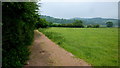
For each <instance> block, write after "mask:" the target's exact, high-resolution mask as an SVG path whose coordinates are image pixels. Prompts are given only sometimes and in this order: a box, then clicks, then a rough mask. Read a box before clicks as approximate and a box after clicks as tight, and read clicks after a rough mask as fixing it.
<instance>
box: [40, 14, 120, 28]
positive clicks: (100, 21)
mask: <svg viewBox="0 0 120 68" xmlns="http://www.w3.org/2000/svg"><path fill="white" fill-rule="evenodd" d="M40 18H44V19H46V21H48V22H53V23H58V24H65V23H73V22H74V21H75V20H82V21H83V23H84V25H89V24H99V25H102V26H105V25H106V22H107V21H111V22H113V24H114V27H118V19H111V18H100V17H97V18H71V19H60V18H54V17H51V16H46V15H41V17H40Z"/></svg>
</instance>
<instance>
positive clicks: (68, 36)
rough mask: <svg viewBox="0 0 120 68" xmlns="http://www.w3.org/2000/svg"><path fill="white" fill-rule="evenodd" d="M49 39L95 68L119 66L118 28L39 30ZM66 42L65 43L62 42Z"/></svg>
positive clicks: (53, 28)
mask: <svg viewBox="0 0 120 68" xmlns="http://www.w3.org/2000/svg"><path fill="white" fill-rule="evenodd" d="M39 31H41V32H43V33H44V34H45V35H46V36H47V37H48V38H50V39H51V40H52V41H54V42H55V43H57V44H58V43H61V44H59V45H60V46H61V47H62V48H64V49H65V50H67V51H69V52H71V53H72V54H74V55H75V56H76V57H79V58H81V59H84V60H85V61H87V62H88V63H90V64H92V65H93V66H117V65H118V29H117V28H98V29H96V28H58V27H57V28H55V27H52V28H47V29H39ZM61 40H64V41H61Z"/></svg>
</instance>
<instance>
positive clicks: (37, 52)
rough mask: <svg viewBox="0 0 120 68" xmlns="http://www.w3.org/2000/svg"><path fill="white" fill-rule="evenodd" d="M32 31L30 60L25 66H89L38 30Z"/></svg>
mask: <svg viewBox="0 0 120 68" xmlns="http://www.w3.org/2000/svg"><path fill="white" fill-rule="evenodd" d="M34 33H35V34H34V42H33V45H31V46H30V51H31V55H30V60H29V61H28V62H29V64H28V65H26V66H91V65H90V64H88V63H86V62H85V61H83V60H81V59H78V58H75V57H74V56H73V55H72V54H71V53H69V52H67V51H65V50H64V49H63V48H61V47H59V46H58V45H56V44H55V43H54V42H52V41H51V40H50V39H48V38H47V37H46V36H45V35H44V34H42V33H41V32H39V31H38V30H35V31H34Z"/></svg>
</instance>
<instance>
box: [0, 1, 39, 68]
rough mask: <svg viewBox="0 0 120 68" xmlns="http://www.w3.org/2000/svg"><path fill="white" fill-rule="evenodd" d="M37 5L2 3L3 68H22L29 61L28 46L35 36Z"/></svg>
mask: <svg viewBox="0 0 120 68" xmlns="http://www.w3.org/2000/svg"><path fill="white" fill-rule="evenodd" d="M37 7H38V6H37V5H36V3H33V2H3V3H2V24H3V25H2V56H3V58H2V67H3V68H21V67H22V66H23V65H24V64H25V63H26V61H27V60H28V59H29V54H30V52H29V49H28V46H29V45H31V43H32V41H33V36H34V29H35V26H34V25H35V23H36V22H37V19H38V17H39V16H38V15H37V14H36V11H35V10H37Z"/></svg>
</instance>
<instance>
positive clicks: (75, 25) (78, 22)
mask: <svg viewBox="0 0 120 68" xmlns="http://www.w3.org/2000/svg"><path fill="white" fill-rule="evenodd" d="M35 26H36V27H37V28H46V27H73V28H99V27H100V25H99V24H88V25H85V24H84V22H83V21H81V20H75V21H74V22H73V23H66V24H58V23H53V22H48V21H46V20H45V19H42V18H41V19H40V21H39V22H38V23H36V25H35ZM106 27H113V23H112V22H110V21H108V22H106Z"/></svg>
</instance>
